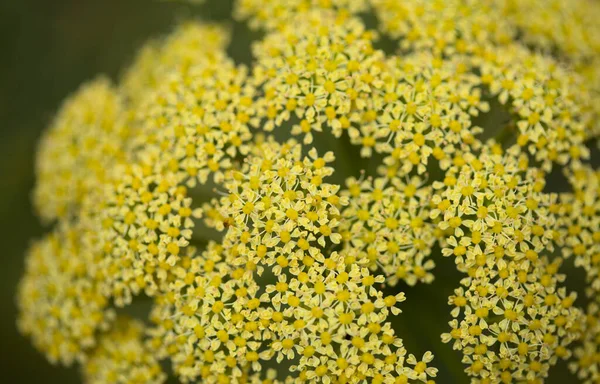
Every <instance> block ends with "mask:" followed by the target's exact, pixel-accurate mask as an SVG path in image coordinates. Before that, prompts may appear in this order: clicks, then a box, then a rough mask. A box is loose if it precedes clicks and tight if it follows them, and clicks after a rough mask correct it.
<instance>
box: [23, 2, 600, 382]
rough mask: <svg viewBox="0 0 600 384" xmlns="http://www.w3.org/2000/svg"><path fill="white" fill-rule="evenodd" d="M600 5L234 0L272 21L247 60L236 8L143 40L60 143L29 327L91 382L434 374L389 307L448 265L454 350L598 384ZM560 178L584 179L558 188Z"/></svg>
mask: <svg viewBox="0 0 600 384" xmlns="http://www.w3.org/2000/svg"><path fill="white" fill-rule="evenodd" d="M369 13H370V14H372V15H374V16H376V18H377V20H378V22H379V26H378V28H377V31H374V30H369V29H368V28H367V26H366V25H368V23H367V21H368V20H366V19H365V18H364V17H363V16H364V15H365V14H369ZM599 14H600V6H598V4H597V3H594V2H591V1H589V0H573V1H569V2H561V1H552V2H551V4H548V3H547V2H542V1H541V0H525V1H520V2H517V1H513V0H490V1H485V2H483V3H482V2H480V1H475V0H449V1H437V0H434V1H422V0H411V1H404V2H399V1H392V0H290V1H287V0H286V1H283V0H273V1H262V0H239V1H237V2H236V3H235V5H234V16H235V18H236V19H238V20H242V21H246V20H247V22H248V23H249V25H250V27H251V28H253V29H256V30H261V31H262V32H264V36H263V37H261V39H260V40H259V41H256V42H254V43H253V44H252V47H251V50H252V52H253V55H254V61H253V62H252V63H251V64H247V65H243V64H238V63H236V62H234V61H233V60H232V59H231V58H229V57H228V56H227V54H226V50H227V47H228V45H229V42H230V40H231V36H230V35H229V34H228V32H227V29H226V28H224V27H223V26H220V25H214V24H209V23H200V22H188V23H185V24H183V25H182V26H180V27H179V28H178V29H177V30H176V31H174V32H173V33H172V34H171V35H169V36H168V37H166V38H163V39H157V40H154V41H152V42H150V43H148V44H147V46H145V47H144V48H143V49H142V50H141V52H140V53H139V54H138V55H137V57H136V59H135V60H134V62H133V64H132V65H131V66H130V68H129V69H128V70H127V71H126V72H125V74H124V76H123V78H122V79H121V80H120V81H119V82H118V83H117V84H112V83H111V81H110V80H108V79H106V78H99V79H97V80H95V81H93V82H91V83H89V84H87V85H85V86H83V87H82V88H81V89H80V90H79V91H78V92H76V93H75V94H74V95H73V96H71V97H70V98H69V99H68V100H67V101H66V102H65V103H64V105H63V106H62V108H61V110H60V111H59V112H58V113H57V115H56V117H55V119H54V121H53V123H52V125H51V127H50V129H49V130H48V132H47V133H46V134H45V135H44V137H43V138H42V140H41V144H40V148H39V152H38V158H37V168H36V169H37V176H38V180H37V184H36V186H35V190H34V194H33V198H34V203H35V207H36V210H37V213H38V214H39V216H40V217H41V219H42V220H43V221H44V223H46V224H48V225H49V226H52V228H50V229H49V234H47V235H46V236H45V237H43V238H42V239H40V240H38V241H37V242H35V243H33V244H32V246H31V248H30V250H29V252H28V255H27V259H26V268H25V275H24V277H23V279H22V281H21V284H20V286H19V291H18V305H19V308H20V315H19V319H18V325H19V327H20V329H21V330H22V332H23V333H24V334H26V335H28V336H29V337H30V338H31V339H32V342H33V344H34V345H35V346H36V348H37V349H39V350H40V351H41V352H43V353H44V354H45V355H46V356H47V357H48V359H49V360H50V361H51V362H60V363H62V364H64V365H71V364H72V363H74V362H78V363H81V364H82V368H83V369H82V373H83V377H84V379H85V381H86V382H90V383H104V382H120V383H137V382H144V383H145V382H151V383H162V382H165V381H166V378H167V376H168V375H167V373H166V372H163V370H162V369H161V364H162V363H163V362H164V361H166V362H168V364H169V366H170V367H171V368H172V373H173V374H174V375H175V376H176V377H177V378H178V379H179V380H181V381H183V382H197V381H202V382H207V383H229V382H236V383H237V382H240V383H292V382H294V383H295V382H309V383H321V382H323V383H367V382H368V383H386V384H388V383H390V384H391V383H395V384H400V383H409V382H410V383H412V382H423V383H431V382H433V381H434V380H435V379H436V377H437V375H438V370H437V369H436V368H435V362H434V361H433V354H432V353H431V352H429V351H408V350H407V348H405V346H404V343H403V340H402V337H403V336H406V335H407V334H406V333H404V332H407V330H406V329H399V327H397V326H396V325H397V324H396V322H395V319H396V317H397V316H405V315H406V314H401V309H400V305H399V304H400V303H402V302H403V301H404V300H405V299H406V297H408V299H410V298H411V293H412V287H413V286H415V285H417V284H434V286H435V282H436V281H435V279H436V278H442V279H443V278H444V274H439V275H438V274H437V273H436V264H440V261H441V260H440V259H441V258H442V257H449V258H451V259H452V260H453V261H454V264H455V267H456V271H458V272H457V273H459V274H460V278H457V279H456V280H457V281H454V282H450V284H452V285H451V286H452V287H455V289H454V294H452V295H451V296H450V297H449V298H448V303H449V304H450V306H451V309H450V310H449V311H448V312H449V313H448V319H446V320H444V319H440V321H441V322H442V323H444V322H448V321H449V322H448V325H449V329H448V331H447V332H444V333H443V334H441V335H440V336H441V342H443V343H449V344H451V346H452V347H453V349H455V350H456V351H457V352H456V353H460V354H461V356H462V357H461V358H462V362H463V363H464V366H465V369H464V371H465V374H466V375H467V376H469V377H470V379H471V380H472V382H475V383H511V382H531V383H537V382H542V381H543V380H544V379H546V378H547V377H548V376H549V375H550V376H551V375H552V371H551V367H552V366H553V365H555V364H556V362H557V361H558V359H570V361H569V363H568V366H569V368H570V369H571V371H572V372H573V373H574V374H575V375H576V376H577V377H578V378H580V379H581V380H583V381H584V382H586V383H592V382H596V381H598V379H599V377H600V376H599V375H600V373H599V372H600V365H599V361H600V359H598V356H600V343H599V341H600V314H599V313H600V312H599V309H598V308H599V305H600V302H598V299H597V297H598V292H599V291H600V229H599V228H600V174H599V173H598V171H597V170H595V169H594V165H593V164H592V163H591V162H590V158H591V151H590V149H589V143H590V142H591V141H596V140H597V138H598V134H599V133H600V124H598V121H600V119H599V117H600V103H598V100H599V97H598V96H599V95H600V93H599V90H600V71H599V70H598V68H600V66H599V65H598V63H600V28H599V27H598V26H597V23H596V19H597V15H599ZM499 15H500V16H499ZM525 15H526V17H525ZM556 26H561V27H556ZM381 36H385V37H386V38H387V44H388V45H390V44H391V45H393V48H392V49H388V50H386V51H384V50H382V49H380V48H379V47H381V46H383V44H381V43H382V41H381V39H380V37H381ZM561 172H562V173H564V175H565V176H566V179H567V180H568V184H569V185H568V187H569V188H570V190H569V191H566V192H550V191H549V188H548V186H547V185H546V184H547V182H546V180H547V179H548V175H550V174H557V173H561ZM571 260H572V261H573V262H572V263H571ZM570 264H574V266H575V267H581V268H583V270H584V271H585V274H586V281H585V295H583V296H585V297H584V298H581V297H580V298H577V295H576V294H575V292H573V291H571V290H569V289H568V288H567V286H568V283H569V277H568V275H569V272H571V268H570V267H569V265H570ZM432 292H433V291H432ZM423 300H427V298H423ZM140 301H146V302H147V304H148V305H147V306H149V307H150V310H149V313H147V314H140V313H137V311H136V313H135V315H136V317H140V318H138V319H134V318H131V317H125V316H118V317H117V316H116V315H115V312H116V309H120V308H124V307H128V306H131V305H135V304H136V303H138V302H140ZM130 312H134V311H133V310H132V311H130ZM130 315H133V314H131V313H130ZM408 315H411V314H408ZM413 315H417V316H418V315H419V314H413ZM144 317H147V320H148V324H146V323H143V322H141V320H146V319H144ZM420 331H421V330H420ZM422 331H424V332H425V331H426V330H422ZM412 333H414V332H412ZM436 337H437V336H436ZM410 352H412V353H410ZM415 354H418V355H419V356H421V357H420V358H417V357H416V356H415ZM442 380H445V379H444V378H442Z"/></svg>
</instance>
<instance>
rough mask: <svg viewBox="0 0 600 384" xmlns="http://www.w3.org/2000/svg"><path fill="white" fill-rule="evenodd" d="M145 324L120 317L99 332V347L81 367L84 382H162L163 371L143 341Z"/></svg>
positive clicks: (94, 383)
mask: <svg viewBox="0 0 600 384" xmlns="http://www.w3.org/2000/svg"><path fill="white" fill-rule="evenodd" d="M143 336H144V325H143V324H142V323H141V322H140V321H137V320H131V319H129V318H126V317H119V318H117V320H116V321H115V324H114V326H113V328H112V329H111V330H110V331H109V332H107V333H105V334H102V335H100V337H99V339H98V346H97V347H96V348H95V349H94V350H93V351H92V352H91V354H90V357H89V359H88V360H87V361H86V362H85V364H84V366H83V377H84V381H85V382H86V383H90V384H100V383H140V384H141V383H162V382H164V380H165V374H164V373H163V371H162V368H161V366H160V365H159V363H158V360H157V359H156V356H154V355H153V354H152V350H150V348H149V347H148V346H146V345H145V344H144V343H143Z"/></svg>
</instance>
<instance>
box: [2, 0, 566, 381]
mask: <svg viewBox="0 0 600 384" xmlns="http://www.w3.org/2000/svg"><path fill="white" fill-rule="evenodd" d="M230 9H231V0H213V1H209V2H208V3H207V4H206V5H203V6H200V7H194V6H189V5H184V4H180V3H175V2H165V1H159V0H0V233H1V236H0V238H1V239H2V245H3V247H2V250H3V252H2V256H1V257H2V264H1V267H0V295H1V300H2V301H1V305H2V306H1V307H0V308H1V309H0V314H1V315H0V332H1V333H0V347H1V355H0V362H1V364H2V370H1V371H0V373H1V374H2V379H1V380H0V381H1V382H4V383H77V382H80V379H79V376H78V373H77V369H76V368H72V369H65V368H59V367H53V366H51V365H50V364H49V363H48V362H46V360H45V359H44V358H43V356H42V355H41V354H39V353H38V352H36V351H35V350H34V349H33V347H32V346H31V345H30V343H29V340H27V339H25V338H24V337H22V336H20V335H19V334H18V333H17V331H16V327H15V318H16V307H15V299H14V297H15V289H16V284H17V282H18V280H19V278H20V276H21V275H22V273H23V254H24V252H25V249H26V248H27V246H28V244H29V242H30V241H31V240H32V239H34V238H36V237H38V236H40V235H41V234H42V233H43V232H44V228H42V227H41V226H40V224H39V222H38V220H37V219H36V218H35V216H34V215H33V212H32V207H31V204H30V191H31V190H32V186H33V183H34V174H33V169H34V165H33V164H34V163H33V161H34V154H35V148H36V143H37V140H38V138H39V136H40V134H41V132H42V130H43V129H44V128H45V127H46V126H47V125H48V124H49V122H50V121H51V119H52V116H53V114H54V113H55V111H56V110H57V108H58V107H59V106H60V103H61V101H62V100H63V99H64V98H65V97H66V96H68V95H69V94H70V93H71V92H73V91H75V90H76V89H77V88H78V86H79V85H80V84H81V83H82V82H84V81H86V80H89V79H92V78H93V77H95V76H96V75H97V74H101V73H103V74H107V75H109V76H111V77H112V78H113V79H115V80H117V79H118V78H119V75H120V73H122V71H123V70H124V69H125V67H126V66H127V64H128V63H129V62H131V60H132V59H133V57H134V55H135V52H136V51H137V49H138V48H139V47H140V46H141V45H142V44H143V43H144V42H145V41H146V40H147V39H148V38H150V37H153V36H158V35H161V34H163V33H165V32H167V31H169V30H170V29H171V28H172V27H173V26H174V25H175V24H176V23H177V22H178V21H182V20H186V19H189V18H191V17H199V16H202V18H208V19H212V20H223V19H227V18H228V17H229V14H230ZM233 27H234V36H235V37H234V40H233V41H234V43H233V44H232V46H231V47H230V54H231V55H232V56H233V57H234V58H235V59H236V60H238V61H247V60H249V58H250V54H249V44H248V43H249V40H250V39H251V38H255V35H251V34H250V32H249V31H248V30H247V29H245V28H244V27H243V26H242V25H241V24H234V25H233ZM436 263H437V264H438V266H437V268H436V270H435V273H436V282H435V283H434V284H433V285H429V286H427V285H420V286H418V287H417V288H411V289H408V288H407V287H397V288H395V289H396V290H398V289H405V290H407V291H408V292H407V301H406V302H405V303H404V304H403V306H402V309H403V310H404V313H403V314H402V315H400V317H399V318H398V319H397V320H395V321H394V323H395V324H394V325H395V328H396V329H397V331H398V333H399V334H400V335H401V336H402V337H403V338H404V340H405V343H406V346H407V349H408V350H409V351H410V352H412V353H415V354H416V355H418V356H420V355H422V354H423V353H424V352H425V351H427V350H433V351H434V353H435V354H436V360H435V365H436V366H438V367H440V370H441V372H440V374H441V376H440V381H439V382H440V383H463V382H467V380H466V376H465V375H464V373H463V372H462V369H463V367H462V365H461V364H460V354H459V353H456V352H453V351H452V349H451V347H450V346H449V345H442V344H441V343H440V342H439V334H440V333H441V332H444V331H446V328H447V327H446V323H447V321H448V320H449V319H450V316H449V307H448V306H447V305H446V301H447V299H446V298H447V296H448V295H449V294H451V293H452V289H453V287H455V286H457V285H458V277H457V275H456V273H455V272H453V271H455V269H454V266H453V262H452V260H449V259H443V258H442V259H441V260H437V261H436ZM558 371H561V372H562V373H558ZM553 373H555V374H556V376H554V377H553V380H552V382H559V380H560V381H562V382H573V378H572V377H570V376H569V375H568V374H567V375H565V374H564V364H563V365H562V367H561V368H559V369H558V370H556V369H555V370H554V371H553Z"/></svg>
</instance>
